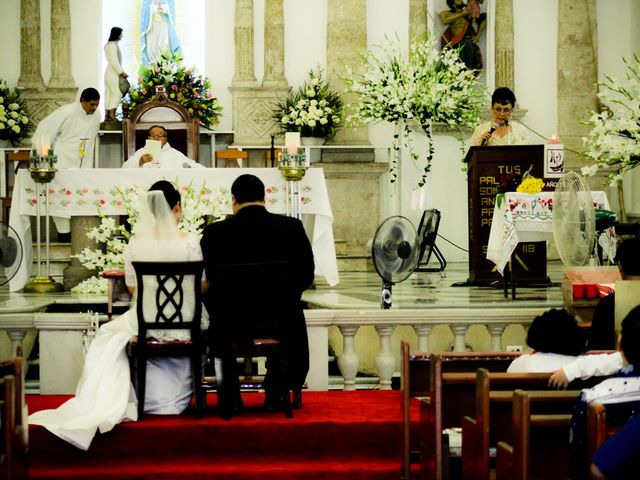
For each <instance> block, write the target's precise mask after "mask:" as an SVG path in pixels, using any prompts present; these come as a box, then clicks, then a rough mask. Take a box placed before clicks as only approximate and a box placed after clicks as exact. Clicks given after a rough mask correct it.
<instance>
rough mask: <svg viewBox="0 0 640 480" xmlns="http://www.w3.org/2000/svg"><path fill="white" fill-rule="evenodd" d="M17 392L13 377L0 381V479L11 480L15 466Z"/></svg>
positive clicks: (8, 376) (9, 376) (6, 377)
mask: <svg viewBox="0 0 640 480" xmlns="http://www.w3.org/2000/svg"><path fill="white" fill-rule="evenodd" d="M15 391H16V384H15V378H14V377H13V375H7V376H5V377H3V378H1V379H0V479H2V480H4V479H11V478H14V476H13V464H14V453H13V449H14V432H15V417H16V415H15V410H16V405H15Z"/></svg>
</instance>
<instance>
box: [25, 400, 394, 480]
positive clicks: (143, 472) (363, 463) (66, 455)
mask: <svg viewBox="0 0 640 480" xmlns="http://www.w3.org/2000/svg"><path fill="white" fill-rule="evenodd" d="M49 398H58V400H57V402H52V400H47V396H28V397H27V403H28V404H29V409H30V411H35V410H39V409H42V408H47V407H52V406H55V405H57V404H59V403H60V402H61V400H62V398H63V397H49ZM64 398H68V397H64ZM243 399H244V402H245V406H246V410H245V411H244V412H242V413H240V414H238V415H237V416H235V417H234V418H232V419H231V420H230V421H224V420H222V419H221V418H220V417H219V416H218V415H217V412H216V410H215V408H214V405H215V395H212V394H210V395H209V396H208V403H209V408H208V409H207V412H206V415H205V416H204V418H201V419H198V418H196V417H195V416H194V414H193V412H192V411H187V412H185V413H184V414H182V415H179V416H175V415H171V416H157V415H147V416H145V418H144V420H143V421H141V422H133V423H123V424H120V425H117V426H116V428H115V429H114V430H113V431H111V432H109V433H106V434H103V435H98V436H97V437H96V438H95V439H94V441H93V443H92V445H91V447H90V449H89V451H88V452H84V451H81V450H78V449H76V448H75V447H72V446H71V445H69V444H67V443H65V442H63V441H62V440H60V439H58V438H57V437H54V436H53V435H52V434H50V433H49V432H47V431H46V430H45V429H43V428H42V427H38V426H34V425H32V426H30V427H29V478H30V479H39V480H42V479H54V478H65V479H80V478H97V479H111V478H135V479H172V480H181V479H185V480H186V479H190V480H192V479H227V480H258V479H260V480H276V479H277V480H293V479H299V478H305V479H309V480H320V479H323V480H329V479H331V480H347V479H349V480H354V479H355V480H358V479H360V480H390V479H399V478H400V458H401V454H400V447H401V436H402V419H401V413H400V392H399V391H353V392H345V391H332V392H331V391H330V392H304V393H303V402H304V408H303V409H302V410H296V411H294V417H293V418H292V419H287V418H284V416H283V415H282V414H281V413H265V412H262V411H261V410H260V408H259V407H260V405H261V404H262V401H263V399H264V396H263V395H262V394H260V393H245V394H243Z"/></svg>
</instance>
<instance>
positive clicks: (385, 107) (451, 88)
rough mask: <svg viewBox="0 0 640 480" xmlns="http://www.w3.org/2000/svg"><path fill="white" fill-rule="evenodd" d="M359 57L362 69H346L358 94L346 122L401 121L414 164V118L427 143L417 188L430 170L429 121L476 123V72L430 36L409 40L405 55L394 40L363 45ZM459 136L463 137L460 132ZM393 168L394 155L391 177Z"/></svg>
mask: <svg viewBox="0 0 640 480" xmlns="http://www.w3.org/2000/svg"><path fill="white" fill-rule="evenodd" d="M363 62H364V64H365V65H364V73H363V74H361V75H359V74H354V73H353V71H352V70H351V69H347V77H346V78H344V81H345V83H346V85H347V87H348V89H349V90H350V91H351V92H353V93H355V94H356V95H357V96H358V97H359V99H360V101H359V103H357V104H356V105H354V106H353V113H352V115H351V116H350V118H349V119H348V121H349V122H355V123H364V124H367V123H375V122H379V121H387V122H390V123H394V124H396V125H399V124H400V123H403V124H404V125H403V128H404V134H405V135H404V138H405V140H404V142H405V143H404V145H405V146H406V147H407V148H408V150H409V153H410V155H411V158H412V159H413V160H414V162H415V163H416V165H418V162H419V160H420V156H419V155H418V153H417V152H416V151H415V150H414V148H413V144H412V142H411V139H410V135H409V134H410V127H409V124H408V121H410V120H415V121H417V122H418V123H419V124H420V127H421V128H422V130H423V131H424V133H425V134H426V136H427V142H428V146H427V156H426V160H425V164H424V165H422V166H420V167H419V168H420V170H421V171H422V177H421V179H420V181H419V183H418V186H419V187H421V186H423V185H424V184H425V182H426V179H427V176H428V174H429V171H430V170H431V161H432V159H433V154H434V147H433V139H432V135H431V127H432V122H438V123H444V124H446V125H448V126H449V127H456V128H458V129H460V128H462V127H469V128H470V127H473V126H475V125H476V124H477V123H478V113H479V112H480V109H481V108H482V105H483V102H484V97H483V92H482V88H481V86H480V84H479V83H478V81H477V79H476V72H475V71H473V70H469V69H467V68H466V67H465V65H464V63H463V62H462V60H460V55H459V52H458V50H457V49H452V48H445V49H443V50H440V49H438V47H437V46H436V43H435V40H433V39H431V38H430V39H428V40H427V41H425V42H414V43H412V44H411V48H410V51H409V55H408V58H406V59H405V56H404V55H403V54H402V52H401V48H400V41H399V39H397V38H396V39H395V41H387V43H386V44H384V45H379V46H378V47H376V48H375V50H368V51H367V52H366V54H365V55H364V56H363ZM399 137H400V135H399V134H398V133H397V134H396V135H394V139H393V148H394V150H395V151H396V152H399V149H400V139H399ZM459 139H460V141H461V142H462V140H463V139H462V135H461V134H460V135H459ZM397 168H398V165H397V156H396V158H394V160H393V162H392V165H391V170H390V174H391V176H392V178H391V181H392V182H393V181H395V179H396V178H397Z"/></svg>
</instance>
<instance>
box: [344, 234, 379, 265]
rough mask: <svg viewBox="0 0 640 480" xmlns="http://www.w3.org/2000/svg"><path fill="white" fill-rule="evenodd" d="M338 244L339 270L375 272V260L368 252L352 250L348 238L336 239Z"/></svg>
mask: <svg viewBox="0 0 640 480" xmlns="http://www.w3.org/2000/svg"><path fill="white" fill-rule="evenodd" d="M334 243H335V246H336V260H337V261H338V271H339V272H373V271H375V269H374V267H373V262H372V261H371V255H370V254H369V253H368V252H365V253H362V252H361V253H356V252H353V251H351V250H352V249H351V248H350V247H349V245H348V243H347V241H346V240H342V239H337V238H336V239H334Z"/></svg>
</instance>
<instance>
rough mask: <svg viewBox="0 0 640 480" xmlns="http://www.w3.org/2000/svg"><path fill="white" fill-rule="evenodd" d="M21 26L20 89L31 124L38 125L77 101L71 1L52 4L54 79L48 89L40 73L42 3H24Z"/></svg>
mask: <svg viewBox="0 0 640 480" xmlns="http://www.w3.org/2000/svg"><path fill="white" fill-rule="evenodd" d="M36 22H37V23H36ZM20 25H21V28H20V34H21V39H20V45H21V47H22V48H21V52H20V66H21V68H22V71H21V75H20V79H19V80H18V89H19V90H20V91H21V94H22V96H23V98H24V99H25V101H26V102H27V107H28V108H29V113H30V119H31V121H32V122H33V123H34V124H35V125H37V124H38V123H39V122H40V120H42V119H43V118H44V117H46V116H47V115H49V114H50V113H51V112H53V111H54V110H55V109H57V108H58V107H60V106H61V105H65V104H67V103H71V102H73V101H74V100H75V94H76V87H75V84H74V81H73V78H72V77H71V60H70V59H71V37H70V31H71V19H70V15H69V0H52V1H51V79H50V81H49V85H48V87H47V88H44V84H43V81H42V74H41V69H40V49H41V46H40V2H38V1H37V0H22V3H21V6H20ZM25 43H26V44H27V45H26V46H25Z"/></svg>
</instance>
